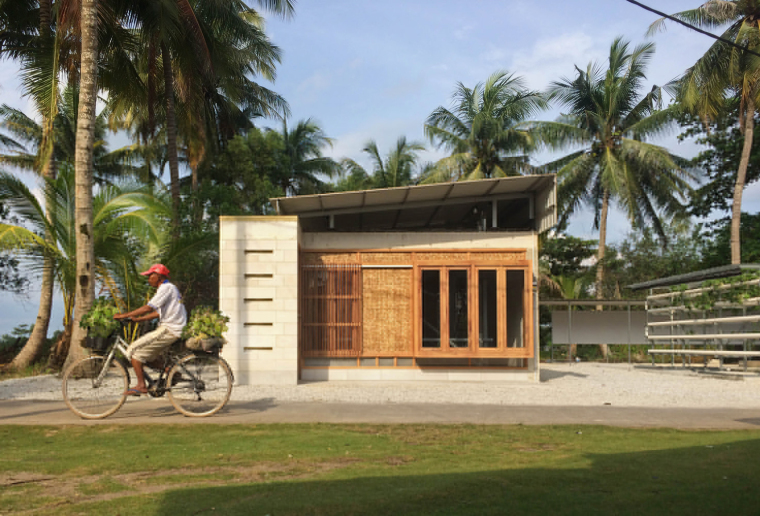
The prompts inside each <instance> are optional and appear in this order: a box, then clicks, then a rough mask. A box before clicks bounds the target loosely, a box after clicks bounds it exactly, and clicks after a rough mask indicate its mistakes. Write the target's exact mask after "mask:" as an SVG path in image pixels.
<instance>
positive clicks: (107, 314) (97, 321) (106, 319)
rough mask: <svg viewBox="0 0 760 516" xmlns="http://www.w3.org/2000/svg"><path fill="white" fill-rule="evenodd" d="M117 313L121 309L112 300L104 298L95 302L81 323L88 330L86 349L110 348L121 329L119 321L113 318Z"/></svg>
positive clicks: (85, 342)
mask: <svg viewBox="0 0 760 516" xmlns="http://www.w3.org/2000/svg"><path fill="white" fill-rule="evenodd" d="M117 313H119V309H118V308H117V307H116V304H115V303H114V302H113V301H112V300H110V299H108V298H104V297H101V298H98V299H97V300H95V302H94V303H93V304H92V307H91V308H90V310H89V311H88V312H87V313H86V314H84V316H82V319H81V320H80V321H79V326H80V327H82V328H87V337H86V338H85V341H84V344H83V345H84V347H86V348H89V349H93V350H103V349H105V348H106V347H108V345H109V344H110V342H111V340H112V339H113V336H114V335H115V334H116V331H117V330H118V329H119V321H117V320H115V319H114V318H113V316H114V315H116V314H117Z"/></svg>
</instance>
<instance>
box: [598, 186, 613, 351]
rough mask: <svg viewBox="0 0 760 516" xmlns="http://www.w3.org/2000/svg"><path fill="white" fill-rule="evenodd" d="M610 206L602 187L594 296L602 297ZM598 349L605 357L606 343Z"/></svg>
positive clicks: (606, 193) (607, 194)
mask: <svg viewBox="0 0 760 516" xmlns="http://www.w3.org/2000/svg"><path fill="white" fill-rule="evenodd" d="M609 207H610V191H609V190H607V189H606V188H605V189H604V194H603V197H602V213H601V216H600V217H599V249H598V250H597V253H596V298H597V299H604V252H605V250H606V247H607V212H608V211H609ZM596 309H597V311H602V310H604V307H603V306H601V305H598V306H597V307H596ZM599 350H600V351H601V352H602V356H603V357H604V358H607V354H608V351H609V350H608V349H607V344H599Z"/></svg>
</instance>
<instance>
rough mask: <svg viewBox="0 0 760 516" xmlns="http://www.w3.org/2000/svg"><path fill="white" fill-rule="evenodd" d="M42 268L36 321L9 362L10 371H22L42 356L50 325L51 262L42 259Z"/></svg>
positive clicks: (51, 294)
mask: <svg viewBox="0 0 760 516" xmlns="http://www.w3.org/2000/svg"><path fill="white" fill-rule="evenodd" d="M44 260H45V261H44V263H43V266H42V267H43V268H42V285H41V287H40V306H39V308H38V309H37V319H35V321H34V330H32V334H31V335H30V336H29V340H27V341H26V344H24V347H23V348H21V351H19V353H18V355H16V357H15V358H14V359H13V362H11V369H24V368H26V367H28V366H30V365H31V364H33V363H34V361H35V360H37V359H38V358H39V357H40V355H41V354H42V349H43V348H44V346H45V339H46V338H47V332H48V326H49V325H50V312H51V310H52V307H53V279H54V278H53V260H52V259H51V258H49V257H47V256H46V257H45V258H44Z"/></svg>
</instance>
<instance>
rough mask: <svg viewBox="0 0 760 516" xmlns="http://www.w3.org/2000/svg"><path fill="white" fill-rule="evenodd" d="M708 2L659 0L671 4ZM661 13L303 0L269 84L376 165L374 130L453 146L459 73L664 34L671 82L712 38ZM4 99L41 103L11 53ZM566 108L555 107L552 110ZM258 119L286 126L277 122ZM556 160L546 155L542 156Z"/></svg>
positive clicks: (540, 68) (588, 52)
mask: <svg viewBox="0 0 760 516" xmlns="http://www.w3.org/2000/svg"><path fill="white" fill-rule="evenodd" d="M645 3H646V2H645ZM699 4H700V2H699V0H697V1H688V0H657V1H656V2H655V1H654V0H649V2H648V5H651V6H652V7H655V8H656V9H658V10H661V11H664V12H667V13H673V12H678V11H682V10H685V9H692V8H695V7H697V6H698V5H699ZM656 18H657V16H656V15H654V14H652V13H649V12H647V11H645V10H643V9H641V8H640V7H637V6H635V5H633V4H630V3H628V2H626V1H625V0H583V1H579V0H575V1H558V0H545V1H525V0H506V1H505V0H501V1H497V0H456V1H455V0H405V1H402V0H386V1H384V2H371V1H367V0H320V1H317V0H298V2H297V4H296V14H295V17H294V18H293V19H291V20H287V21H283V20H280V19H277V18H273V17H271V16H270V17H268V25H267V33H268V34H269V35H270V37H271V39H272V40H273V42H274V43H275V44H277V45H278V46H279V47H280V48H281V49H282V52H283V59H282V63H281V65H280V66H279V67H278V74H277V79H276V81H275V82H274V84H268V86H269V87H271V88H272V89H274V90H275V91H277V92H278V93H280V94H281V95H283V96H284V97H285V99H286V100H287V101H288V102H289V104H290V109H291V112H292V116H291V123H294V122H295V121H297V120H300V119H306V118H312V119H314V120H316V121H318V122H319V123H320V125H321V126H322V128H323V129H324V130H325V131H326V133H327V134H328V135H329V136H330V137H332V138H334V139H335V144H334V147H333V148H332V149H331V150H330V151H328V153H327V154H329V155H332V156H334V157H336V158H341V157H351V158H354V159H357V160H359V161H360V162H363V163H364V164H367V162H366V161H365V160H364V158H363V156H362V153H361V149H362V147H363V146H364V144H365V143H366V142H367V141H368V140H369V139H374V140H376V141H377V143H378V147H379V148H380V150H381V153H383V154H385V153H386V152H387V151H388V150H390V148H391V146H392V145H393V144H394V143H395V141H396V139H397V138H398V137H399V136H402V135H403V136H406V137H407V138H408V139H410V140H418V141H421V142H424V143H426V145H427V147H428V150H427V151H426V152H424V153H423V154H422V156H423V159H424V160H427V161H435V160H436V159H438V158H439V157H441V156H443V154H442V152H441V151H438V150H436V149H435V148H433V146H432V145H431V144H430V143H429V142H426V141H425V139H424V136H423V124H424V121H425V119H426V118H427V116H428V115H429V114H430V113H431V112H432V111H433V110H434V109H435V108H436V107H438V106H440V105H443V106H447V107H448V106H449V105H450V100H451V94H452V92H453V91H454V89H455V87H456V84H457V83H458V82H462V83H463V84H464V85H466V86H469V87H472V86H474V85H475V84H476V83H478V82H483V81H485V79H486V78H487V77H488V76H489V75H490V74H491V73H493V72H495V71H497V70H507V71H509V72H512V73H515V74H517V75H520V76H522V77H523V78H524V79H525V81H526V83H527V85H528V87H530V88H532V89H537V90H543V89H545V88H546V87H547V86H548V84H549V82H550V81H552V80H556V79H559V78H561V77H563V76H565V77H572V76H573V72H574V65H578V66H579V67H582V68H585V66H586V65H587V64H588V63H589V62H590V61H600V62H603V61H604V60H605V59H606V56H607V53H608V51H609V47H610V44H611V43H612V41H613V39H614V38H615V37H617V36H623V37H624V38H626V39H628V40H629V41H631V43H632V44H634V45H635V44H638V43H642V42H645V41H654V42H655V44H656V45H657V51H656V54H655V56H654V58H653V60H652V61H651V64H650V66H649V68H648V74H647V76H648V79H649V80H650V84H660V85H661V84H664V83H666V82H668V81H669V80H671V79H673V78H674V77H676V76H677V75H679V74H680V73H681V72H683V71H684V70H685V69H686V68H687V67H689V66H691V65H692V64H693V63H694V61H695V60H696V59H697V58H698V57H699V56H701V55H702V54H703V53H704V51H705V50H706V49H707V48H708V47H709V46H710V45H711V43H712V40H711V39H709V38H707V37H705V36H702V35H699V34H697V33H694V32H692V31H689V30H688V29H686V28H685V27H682V26H680V25H677V24H675V23H669V24H668V27H667V31H666V32H663V33H659V34H657V35H655V36H654V37H653V38H651V39H647V37H646V30H647V28H648V26H649V24H650V23H652V22H653V21H655V19H656ZM0 102H2V103H6V104H9V105H11V106H13V107H17V108H20V109H23V110H25V111H26V112H27V113H29V114H31V113H32V112H33V110H32V106H31V104H29V102H28V101H27V100H26V99H24V98H22V97H21V96H20V92H19V81H18V78H17V67H16V66H15V65H14V63H12V62H8V61H2V62H0ZM558 114H559V110H558V109H553V110H551V111H549V112H546V113H545V114H543V115H542V116H541V117H540V118H542V119H546V120H551V119H554V118H555V117H556V116H557V115H558ZM257 123H258V124H259V125H262V126H271V127H278V123H277V122H274V121H266V120H263V121H257ZM115 141H118V139H117V140H115ZM658 143H660V144H662V145H665V146H667V147H669V148H670V149H671V151H672V152H674V153H676V154H680V155H682V156H685V157H691V156H693V155H694V154H695V152H696V151H697V147H696V146H695V145H694V144H692V143H685V144H679V143H678V142H677V141H676V139H675V135H673V136H671V137H668V138H665V139H663V140H662V141H660V142H658ZM549 158H550V156H548V155H545V154H544V155H539V156H538V157H537V158H536V159H535V160H534V163H535V164H540V163H542V162H544V161H546V160H548V159H549ZM743 208H744V210H745V211H750V212H756V211H758V209H760V189H758V188H754V187H752V186H751V187H750V188H748V189H747V191H746V193H745V197H744V203H743ZM591 224H592V220H591V217H590V216H588V215H587V214H586V215H580V216H578V217H577V218H576V219H575V220H574V221H573V224H572V226H571V233H572V234H574V235H577V236H583V237H588V238H595V237H596V235H597V234H596V232H595V231H594V230H593V228H592V227H591ZM629 229H630V228H629V225H628V223H627V222H626V220H625V218H624V217H622V216H620V215H619V214H616V215H614V216H613V217H612V218H611V220H610V228H609V234H610V235H612V238H613V239H618V240H619V239H621V238H623V237H624V236H625V234H626V233H627V232H628V231H629ZM0 303H1V304H2V306H3V309H2V310H0V334H2V333H6V332H8V331H10V329H12V328H13V326H15V325H16V324H19V323H32V322H33V321H34V318H35V316H36V310H37V293H35V292H31V293H30V294H29V296H28V297H27V298H25V299H20V298H18V297H14V296H9V295H5V294H0ZM59 305H60V301H59V300H58V299H56V308H55V313H54V317H53V327H58V326H60V324H56V323H57V321H60V319H61V315H60V306H59Z"/></svg>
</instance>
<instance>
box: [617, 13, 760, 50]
mask: <svg viewBox="0 0 760 516" xmlns="http://www.w3.org/2000/svg"><path fill="white" fill-rule="evenodd" d="M625 1H626V2H628V3H631V4H633V5H638V6H639V7H641V8H642V9H646V10H647V11H649V12H652V13H655V14H657V15H659V16H662V17H663V18H667V19H668V20H673V21H674V22H676V23H680V24H681V25H683V26H684V27H688V28H690V29H691V30H693V31H696V32H699V33H700V34H704V35H705V36H708V37H711V38H713V39H717V40H718V41H720V42H722V43H726V44H727V45H731V46H732V47H736V48H739V49H741V50H744V51H745V52H748V53H750V54H752V55H753V56H757V57H760V54H758V53H757V52H753V51H752V50H750V49H749V48H747V47H746V46H742V45H739V44H737V43H735V42H733V41H731V40H730V39H726V38H721V37H720V36H716V35H715V34H713V33H711V32H707V31H705V30H702V29H700V28H698V27H695V26H694V25H691V24H689V23H686V22H685V21H682V20H679V19H678V18H674V17H672V16H670V15H668V14H665V13H663V12H661V11H658V10H657V9H652V8H651V7H648V6H646V5H644V4H642V3H640V2H637V1H636V0H625Z"/></svg>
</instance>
